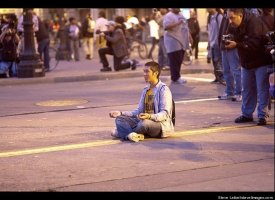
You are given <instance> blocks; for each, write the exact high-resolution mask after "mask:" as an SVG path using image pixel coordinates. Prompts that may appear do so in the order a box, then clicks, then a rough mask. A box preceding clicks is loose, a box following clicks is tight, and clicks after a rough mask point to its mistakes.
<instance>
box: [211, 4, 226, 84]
mask: <svg viewBox="0 0 275 200" xmlns="http://www.w3.org/2000/svg"><path fill="white" fill-rule="evenodd" d="M207 11H208V13H209V14H210V20H209V23H208V36H209V37H208V40H209V46H210V51H211V59H212V63H213V67H214V75H215V79H214V81H212V83H222V84H224V85H225V82H224V80H223V73H222V57H221V51H220V47H219V43H218V33H219V29H220V25H221V21H222V18H223V16H222V15H221V14H219V13H218V11H217V9H216V8H208V9H207Z"/></svg>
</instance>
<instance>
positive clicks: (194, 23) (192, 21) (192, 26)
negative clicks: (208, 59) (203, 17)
mask: <svg viewBox="0 0 275 200" xmlns="http://www.w3.org/2000/svg"><path fill="white" fill-rule="evenodd" d="M187 21H188V27H189V30H190V34H191V37H192V40H193V44H192V46H191V48H192V50H194V49H195V59H198V53H199V42H200V25H199V21H198V19H197V13H196V12H195V11H193V12H192V13H191V17H190V18H189V19H188V20H187Z"/></svg>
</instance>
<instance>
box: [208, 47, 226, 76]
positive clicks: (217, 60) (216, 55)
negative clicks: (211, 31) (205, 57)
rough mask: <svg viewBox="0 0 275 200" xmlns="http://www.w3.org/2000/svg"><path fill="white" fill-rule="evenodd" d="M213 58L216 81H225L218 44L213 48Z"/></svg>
mask: <svg viewBox="0 0 275 200" xmlns="http://www.w3.org/2000/svg"><path fill="white" fill-rule="evenodd" d="M211 58H212V63H213V67H214V75H215V79H216V80H223V79H224V78H223V69H222V55H221V50H220V47H219V45H218V44H215V45H214V46H213V47H212V48H211Z"/></svg>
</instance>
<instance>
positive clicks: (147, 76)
mask: <svg viewBox="0 0 275 200" xmlns="http://www.w3.org/2000/svg"><path fill="white" fill-rule="evenodd" d="M143 76H144V80H145V82H146V83H150V82H152V81H153V80H154V79H156V78H157V72H153V71H152V70H151V69H150V67H149V66H144V68H143Z"/></svg>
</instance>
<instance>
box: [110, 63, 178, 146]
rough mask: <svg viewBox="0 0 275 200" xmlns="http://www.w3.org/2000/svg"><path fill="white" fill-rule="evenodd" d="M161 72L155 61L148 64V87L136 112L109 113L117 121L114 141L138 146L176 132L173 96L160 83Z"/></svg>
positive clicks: (145, 76) (146, 68) (146, 74)
mask: <svg viewBox="0 0 275 200" xmlns="http://www.w3.org/2000/svg"><path fill="white" fill-rule="evenodd" d="M160 70H161V69H160V66H159V65H158V63H156V62H154V61H151V62H147V63H146V64H145V67H144V69H143V74H144V79H145V82H146V83H148V86H146V87H145V88H144V89H143V91H142V94H141V98H140V101H139V104H138V107H137V109H135V110H134V111H123V112H121V111H111V112H110V117H114V118H116V120H115V123H116V129H115V130H114V131H113V133H112V134H111V135H112V136H113V137H117V138H121V139H123V140H130V141H133V142H138V141H140V140H143V139H144V136H148V137H153V138H165V137H168V136H170V135H171V134H172V133H173V132H174V125H173V122H172V106H173V104H172V93H171V91H170V89H169V87H168V86H167V85H166V84H165V83H163V82H161V80H160V79H159V76H160V72H161V71H160Z"/></svg>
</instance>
